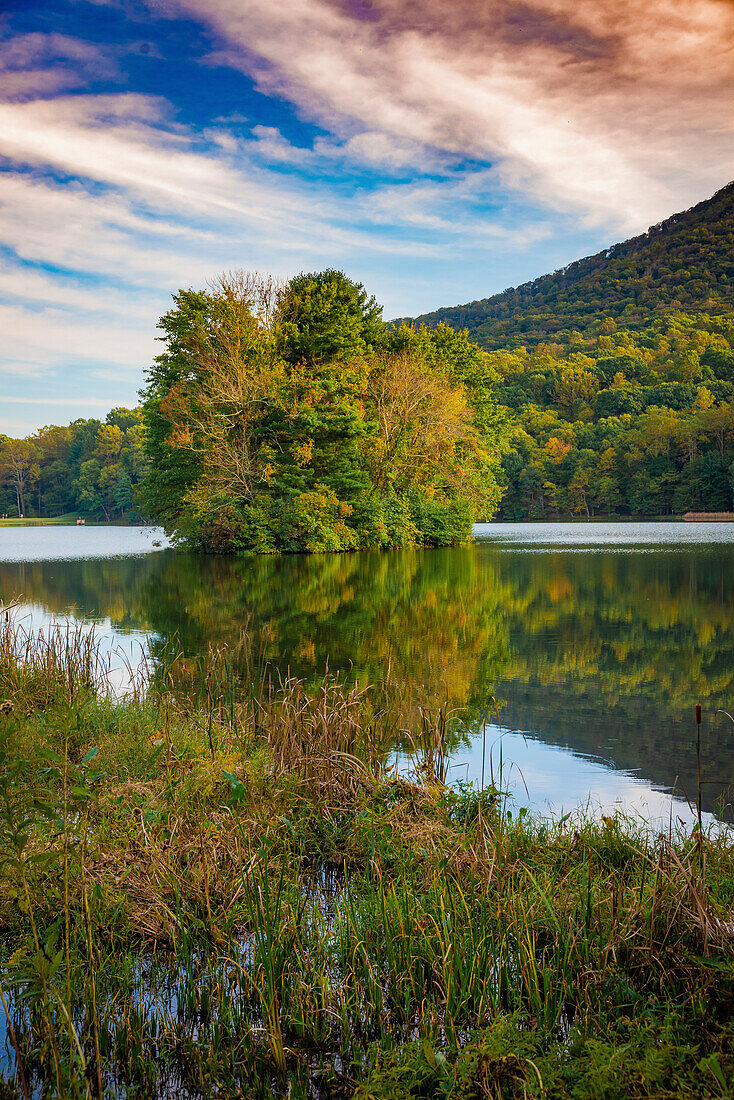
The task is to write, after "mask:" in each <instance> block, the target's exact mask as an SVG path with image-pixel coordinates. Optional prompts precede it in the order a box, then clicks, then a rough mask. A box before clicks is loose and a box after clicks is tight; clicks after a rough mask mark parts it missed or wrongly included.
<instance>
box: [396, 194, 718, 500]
mask: <svg viewBox="0 0 734 1100" xmlns="http://www.w3.org/2000/svg"><path fill="white" fill-rule="evenodd" d="M415 323H425V324H427V325H429V326H435V325H439V324H443V323H447V324H450V325H452V326H453V327H456V328H466V329H467V330H468V334H469V336H470V337H471V338H472V339H474V340H476V341H477V342H478V343H479V344H481V345H482V346H483V347H484V348H486V349H487V350H488V363H489V365H490V367H491V369H492V370H493V371H495V372H496V374H497V375H498V377H499V381H498V382H497V384H496V385H495V386H494V387H493V391H492V392H493V396H494V397H495V399H496V400H497V402H498V403H499V405H500V406H501V407H504V408H505V409H506V413H507V418H508V421H509V422H510V423H511V424H512V430H511V436H510V447H509V450H508V451H507V452H506V453H505V456H504V459H503V469H502V478H503V480H504V484H505V491H504V495H503V498H502V502H501V505H500V515H501V516H502V517H504V518H507V519H522V518H533V519H543V518H554V517H557V516H565V515H581V516H592V515H599V514H621V515H638V516H642V515H671V514H681V513H683V512H686V511H689V510H694V511H698V510H700V511H727V510H729V509H731V508H732V506H733V498H732V493H733V489H732V479H733V478H734V403H733V402H732V398H733V397H734V184H729V186H728V187H725V188H724V189H723V190H721V191H719V192H718V193H717V194H716V195H714V196H713V198H711V199H708V200H707V201H706V202H702V203H699V204H698V205H697V206H695V207H693V208H692V209H691V210H687V211H685V212H684V213H682V214H676V215H675V216H674V217H672V218H668V219H667V221H665V222H663V223H662V224H660V225H658V226H653V227H652V228H651V229H650V231H649V232H648V233H645V234H644V235H642V236H640V237H635V238H633V239H632V240H629V241H625V242H624V243H623V244H617V245H614V246H613V247H612V248H609V249H607V250H605V251H604V252H600V253H599V254H598V255H596V256H589V257H587V258H585V259H583V260H579V261H577V262H576V263H573V264H570V265H569V266H568V267H567V268H565V269H564V270H562V271H556V272H554V274H552V275H546V276H544V277H543V278H540V279H536V280H535V281H533V282H531V283H526V284H524V285H523V286H521V287H517V288H511V289H509V290H507V291H505V292H504V293H503V294H497V295H495V296H494V297H493V298H487V299H484V300H483V301H477V302H472V303H471V304H469V305H466V306H456V307H454V308H452V309H441V310H437V311H436V312H435V313H431V314H426V315H424V316H423V317H420V318H418V319H417V321H416V322H415Z"/></svg>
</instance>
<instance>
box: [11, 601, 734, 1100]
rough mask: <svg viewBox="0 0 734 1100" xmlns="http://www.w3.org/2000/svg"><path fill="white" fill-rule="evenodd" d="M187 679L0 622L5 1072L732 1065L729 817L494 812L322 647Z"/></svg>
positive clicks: (258, 1092)
mask: <svg viewBox="0 0 734 1100" xmlns="http://www.w3.org/2000/svg"><path fill="white" fill-rule="evenodd" d="M198 682H199V683H200V685H201V687H200V688H199V689H197V690H196V691H189V692H185V691H182V690H181V688H180V683H179V682H177V681H174V679H173V678H169V679H168V680H166V679H165V678H162V677H159V678H158V679H157V680H156V679H155V678H154V680H153V682H152V683H149V684H147V685H145V689H144V690H143V688H142V687H141V689H140V690H139V691H137V692H133V693H132V694H131V695H130V696H128V697H126V698H125V699H114V698H112V697H110V695H109V694H108V693H107V692H106V690H105V687H104V669H103V667H102V665H101V662H100V658H99V654H98V651H97V650H96V648H95V644H94V638H93V637H92V636H91V635H89V634H87V635H79V634H75V633H74V632H73V631H64V630H63V629H58V630H56V631H55V632H52V633H51V634H46V635H45V636H42V635H38V634H35V635H24V634H23V633H22V631H20V630H19V629H18V628H17V627H16V626H15V625H14V624H13V621H12V617H9V618H8V619H7V621H4V622H3V624H2V625H0V924H1V925H2V949H1V950H2V953H1V955H0V983H1V986H2V1011H3V1012H4V1013H5V1023H6V1029H7V1030H6V1043H5V1050H4V1052H3V1051H0V1057H3V1056H4V1060H3V1061H2V1062H0V1065H1V1066H2V1076H3V1078H4V1083H0V1096H7V1097H15V1096H17V1097H24V1096H29V1097H30V1096H62V1097H75V1098H76V1097H98V1096H125V1097H168V1096H183V1097H186V1096H190V1097H206V1096H243V1097H245V1096H246V1097H269V1096H276V1097H291V1098H293V1100H295V1098H296V1097H327V1098H329V1097H331V1098H341V1097H345V1098H346V1097H355V1098H358V1100H388V1098H390V1100H392V1098H396V1100H397V1098H408V1097H442V1098H456V1097H475V1098H480V1097H496V1098H499V1097H518V1098H519V1097H548V1098H561V1097H574V1098H579V1100H581V1098H589V1100H591V1098H600V1097H604V1098H607V1097H608V1098H616V1097H659V1098H662V1097H684V1096H690V1097H694V1096H695V1097H728V1096H731V1095H733V1094H734V1045H733V1040H734V1023H733V1022H732V1018H733V1015H734V1013H733V1011H732V1010H733V1009H734V949H733V948H734V861H733V859H732V856H733V855H734V845H733V844H732V837H731V834H730V832H728V831H726V830H725V829H722V830H718V831H717V830H714V829H712V830H711V831H709V832H708V833H707V832H705V831H704V830H699V829H696V830H694V832H693V834H690V833H683V832H681V831H679V830H677V829H676V823H675V821H672V822H671V829H670V831H669V833H668V834H667V835H665V836H659V835H653V834H651V833H649V832H648V831H647V830H645V828H644V827H643V825H642V824H641V823H639V822H638V823H633V822H630V821H627V820H624V819H622V818H620V817H615V818H610V817H605V818H602V819H599V820H596V819H591V818H588V819H582V818H567V819H564V820H563V821H554V822H549V821H542V820H538V819H534V818H532V817H531V816H529V815H527V814H523V813H517V814H514V813H513V807H512V804H511V803H510V802H508V801H507V800H506V799H505V798H504V797H503V796H502V793H501V791H499V790H496V789H494V788H492V789H490V790H486V791H483V792H479V791H477V790H476V789H474V788H472V787H469V786H463V787H462V786H459V787H458V788H450V787H447V786H446V785H445V784H444V783H443V782H442V778H443V775H442V752H441V749H442V743H443V739H444V737H445V734H446V725H447V721H448V718H447V715H446V714H445V713H443V712H441V711H438V712H436V713H431V714H428V713H426V712H420V711H417V712H415V714H416V715H417V717H416V719H415V728H413V729H404V728H403V729H402V730H399V729H398V725H396V723H398V722H399V720H398V719H397V718H396V717H395V716H391V715H390V713H389V712H386V711H384V710H379V709H378V707H377V706H376V704H375V702H374V701H373V699H372V693H371V692H370V691H369V690H359V689H358V688H356V687H351V686H349V685H348V684H345V683H343V682H340V681H339V680H338V679H336V678H333V677H332V678H327V679H325V680H324V682H323V684H322V685H321V687H320V688H319V689H318V690H315V691H314V690H310V691H307V690H306V687H305V686H304V685H303V684H302V683H300V682H298V681H295V680H286V681H285V682H278V683H277V684H276V685H274V684H273V683H272V682H270V681H268V680H267V679H266V678H265V677H253V678H252V679H251V680H250V681H248V682H247V683H243V682H241V681H239V682H237V683H234V682H232V679H231V677H229V676H228V667H227V661H226V654H224V655H223V654H222V653H221V652H220V653H219V654H213V655H212V658H211V661H210V663H209V666H208V668H207V669H206V670H204V675H203V676H202V677H199V681H198ZM398 734H399V736H400V737H401V739H402V740H403V742H405V741H406V739H407V740H408V741H409V742H412V743H413V744H414V746H415V754H416V768H415V771H414V773H413V774H412V775H411V776H410V777H409V778H406V777H404V776H398V775H397V774H395V773H394V771H392V770H391V769H390V768H389V767H386V765H385V761H386V759H388V754H387V751H386V749H387V746H389V745H390V744H391V743H393V742H394V740H395V738H396V736H397V735H398Z"/></svg>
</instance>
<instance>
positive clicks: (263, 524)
mask: <svg viewBox="0 0 734 1100" xmlns="http://www.w3.org/2000/svg"><path fill="white" fill-rule="evenodd" d="M267 285H268V286H270V285H271V284H267ZM273 293H274V304H273V298H272V297H268V295H264V296H265V297H266V298H268V302H267V305H266V307H265V308H264V307H263V305H262V298H263V294H262V283H261V282H260V281H258V280H257V279H254V278H252V277H249V276H246V275H243V274H241V273H234V274H229V275H227V276H226V277H223V278H222V279H220V280H218V281H217V282H216V283H215V284H212V286H211V287H210V289H209V291H208V292H207V296H206V299H205V300H203V299H201V298H195V297H194V292H193V291H187V292H180V293H179V294H178V295H177V296H176V298H175V301H176V303H177V306H176V309H180V310H181V311H182V313H183V316H182V317H180V318H177V317H175V316H174V315H173V314H174V313H175V312H176V310H173V311H171V313H169V314H167V315H166V317H165V318H163V319H162V321H161V327H163V328H164V330H165V331H167V332H168V333H169V336H168V351H167V352H166V353H164V354H163V355H162V356H158V358H157V360H156V363H155V365H154V367H153V370H152V371H151V375H150V385H149V387H148V390H147V391H146V400H145V405H144V413H143V415H144V419H145V423H146V425H147V426H148V433H147V442H148V456H149V459H150V463H151V472H150V475H149V478H148V482H147V485H146V488H145V497H146V500H147V501H148V505H149V507H150V508H151V510H152V511H153V512H154V514H156V515H157V516H159V517H160V518H161V519H162V520H163V521H164V523H165V524H166V526H167V528H168V529H169V530H170V531H171V532H172V533H174V534H175V535H176V536H177V537H178V538H179V539H180V540H181V541H183V542H184V543H185V544H187V545H191V546H194V547H198V548H203V549H209V550H230V551H231V550H254V551H260V552H270V551H277V550H287V551H293V550H299V549H300V550H307V551H309V552H313V551H317V550H335V549H344V550H346V549H356V548H359V547H364V546H390V545H403V544H405V543H406V542H414V541H416V540H422V541H426V542H454V541H460V540H462V539H465V538H467V537H468V536H469V534H470V530H471V520H472V515H474V514H476V510H477V509H479V510H480V512H481V514H482V516H488V515H491V512H492V511H493V509H494V507H495V505H496V501H497V498H498V495H499V488H498V484H497V479H496V473H497V468H498V465H499V444H498V434H497V432H496V431H495V429H494V427H493V425H494V423H495V422H496V423H497V424H499V423H500V421H501V417H498V416H495V417H494V418H493V414H492V401H491V397H489V395H488V393H487V391H486V388H485V387H483V385H482V382H481V379H482V377H485V378H486V377H488V374H487V363H486V361H485V360H486V357H484V355H483V353H482V352H480V351H479V349H477V348H475V347H472V346H471V345H470V344H469V343H468V342H467V341H466V339H465V338H461V337H459V338H458V339H452V335H451V334H449V333H447V332H441V333H440V334H438V338H436V337H434V335H432V334H430V333H428V332H427V331H418V332H413V331H412V330H406V332H403V333H401V334H400V335H399V336H391V335H390V334H388V333H387V331H386V330H385V328H384V326H383V325H382V323H381V322H380V320H379V314H380V310H379V307H378V306H377V305H376V304H375V302H374V300H373V299H371V298H367V295H366V292H365V291H364V288H363V287H361V286H360V285H359V284H356V283H352V282H351V281H350V280H348V279H347V278H346V276H344V275H343V274H342V273H341V272H334V271H327V272H323V273H321V274H317V275H300V276H298V277H297V278H296V279H294V280H292V281H291V283H289V284H287V285H286V287H285V288H282V289H277V288H276V290H275V291H274V292H273ZM192 304H193V306H195V309H193V311H192ZM166 433H167V434H166ZM106 438H107V437H106V436H105V439H106ZM171 452H174V453H175V456H176V458H175V464H174V461H173V459H172V457H171ZM174 484H175V485H176V486H177V487H178V490H179V492H180V496H179V497H178V499H177V500H176V501H174V500H173V494H172V489H173V486H174ZM309 517H311V518H310V519H309Z"/></svg>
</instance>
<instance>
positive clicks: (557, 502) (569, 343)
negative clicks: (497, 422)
mask: <svg viewBox="0 0 734 1100" xmlns="http://www.w3.org/2000/svg"><path fill="white" fill-rule="evenodd" d="M601 329H602V331H601V332H600V334H599V335H597V336H595V337H592V338H586V337H584V336H583V335H582V334H581V333H580V332H578V331H575V332H571V333H566V334H561V335H560V336H559V337H558V338H557V340H556V341H554V342H553V343H548V344H540V345H538V346H537V347H536V348H535V349H534V350H533V351H528V350H527V349H525V348H518V349H515V350H513V351H505V352H493V353H491V355H490V362H491V366H492V368H493V369H494V370H495V371H496V372H497V374H498V375H499V382H498V383H497V384H496V385H495V387H494V390H493V392H494V396H495V398H496V400H497V401H498V403H499V404H500V405H501V406H504V407H505V408H506V410H507V415H508V417H511V419H512V431H511V435H510V440H509V448H508V450H507V451H506V453H505V455H504V457H503V467H502V474H501V480H502V481H503V484H504V493H503V497H502V503H501V506H500V507H501V512H500V514H501V516H502V517H504V518H506V519H524V518H530V519H543V518H554V517H557V516H559V515H581V516H591V515H598V514H600V513H601V514H629V515H672V514H681V513H684V512H686V511H689V510H693V511H728V510H731V509H732V507H734V496H733V494H734V485H733V481H734V319H733V318H732V317H731V315H729V316H722V317H711V316H709V315H707V314H695V315H688V314H683V313H677V314H674V315H669V316H667V317H663V318H660V319H657V320H655V321H653V322H652V323H651V324H650V325H648V327H647V328H644V329H642V330H639V331H633V330H629V329H620V328H618V327H617V325H616V323H615V321H614V320H613V319H612V318H607V319H606V320H605V321H604V322H603V324H602V325H601Z"/></svg>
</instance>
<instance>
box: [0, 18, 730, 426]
mask: <svg viewBox="0 0 734 1100" xmlns="http://www.w3.org/2000/svg"><path fill="white" fill-rule="evenodd" d="M146 3H147V5H148V9H149V12H150V25H149V26H148V27H145V26H143V27H141V25H140V18H141V13H143V14H144V12H145V5H146ZM103 6H105V7H107V6H110V5H108V4H106V3H105V4H104V5H103ZM115 10H116V11H118V12H119V13H120V18H121V19H123V20H124V12H125V11H126V10H127V8H126V5H125V4H124V3H121V4H120V5H118V6H117V8H116V9H115ZM177 16H183V17H185V18H186V19H187V20H190V21H192V22H189V23H187V24H186V27H187V35H190V33H191V26H192V25H193V26H196V25H197V24H198V25H199V26H200V27H201V28H202V36H201V40H200V41H199V42H198V54H197V50H196V49H192V53H193V54H194V56H198V58H199V65H198V73H199V79H200V80H201V82H202V83H204V82H207V81H209V80H210V79H213V78H214V77H215V76H216V77H217V79H219V78H220V77H221V76H222V74H224V75H225V78H226V74H227V73H229V77H230V78H231V79H232V80H233V81H240V82H241V84H243V85H244V84H247V82H246V81H243V80H242V76H241V75H238V74H241V73H244V74H246V75H247V76H248V77H250V78H251V79H252V80H253V81H255V83H256V86H257V88H258V89H259V91H260V92H261V93H263V94H265V95H266V96H270V97H271V102H272V103H273V104H276V105H277V108H278V109H277V111H274V112H273V117H268V118H261V117H259V116H258V114H257V105H258V103H260V104H261V103H262V100H259V99H258V97H257V96H255V95H254V93H253V95H252V101H251V102H250V101H248V102H244V101H243V103H242V109H241V110H239V109H235V108H237V107H239V102H230V103H228V104H227V107H226V108H220V109H218V110H211V111H210V114H211V116H212V117H207V118H206V119H205V120H204V121H203V122H202V120H201V118H200V117H198V116H197V120H196V121H193V120H192V118H193V116H192V115H187V112H186V109H185V106H186V100H185V97H183V98H181V97H180V96H179V98H178V99H177V97H176V94H174V93H175V89H174V88H173V87H169V88H167V86H166V83H165V80H164V81H162V82H160V83H155V84H154V85H152V86H153V87H154V90H155V92H156V94H151V92H150V87H151V85H149V86H148V88H147V89H146V90H141V88H140V87H138V86H137V85H136V84H135V82H134V80H131V78H130V75H129V74H130V72H133V71H137V69H135V66H132V67H129V66H128V65H127V62H128V61H129V59H130V58H131V57H135V63H136V65H137V64H138V63H139V62H140V59H141V57H143V56H146V57H148V58H150V57H153V56H156V57H159V59H160V64H161V66H163V65H164V63H165V62H166V50H165V44H166V33H167V28H168V27H172V26H174V24H173V23H171V22H170V20H171V19H175V18H176V17H177ZM85 18H86V16H85ZM4 25H5V26H6V27H7V26H8V25H9V24H8V23H7V21H6V23H5V24H4ZM75 25H76V26H77V27H79V26H81V25H82V24H81V21H80V20H77V22H76V24H75ZM105 25H106V23H105ZM130 26H131V27H132V31H131V33H130V38H129V40H126V41H125V42H122V41H110V42H105V43H103V44H99V43H98V42H97V41H95V42H91V41H86V40H85V39H84V38H83V37H81V36H79V35H77V36H75V35H72V34H61V33H56V32H52V33H45V32H44V33H41V32H33V33H23V34H17V35H15V36H11V35H10V34H8V33H5V34H4V35H0V248H2V249H3V256H4V264H3V267H2V269H1V270H0V326H2V329H1V330H2V332H3V356H4V361H3V362H2V363H0V376H1V377H2V378H3V379H4V380H5V386H4V388H5V389H6V391H7V393H8V397H7V401H8V402H9V403H10V404H17V405H19V406H20V405H21V404H22V403H23V402H26V403H28V404H29V406H38V407H39V408H40V406H41V404H42V402H43V397H42V395H38V394H37V392H36V389H34V388H33V387H34V386H35V387H38V385H39V382H40V381H43V385H44V388H45V389H53V392H54V393H56V394H58V396H59V398H60V399H61V400H63V401H67V400H68V402H69V403H70V405H72V404H74V403H76V397H75V396H73V395H72V394H71V392H70V389H71V387H72V386H73V387H76V390H75V392H77V393H79V394H80V401H79V406H80V407H82V401H81V398H82V397H83V398H84V400H85V401H86V402H87V404H88V405H89V407H90V408H91V407H102V405H103V404H105V403H107V402H109V403H110V404H112V403H115V402H118V401H119V400H120V396H119V395H120V392H121V389H124V392H125V393H129V394H130V395H131V398H134V392H135V389H136V388H137V386H138V385H139V384H140V383H141V381H142V374H143V370H144V369H145V367H146V366H147V365H148V363H149V362H150V359H151V357H152V356H153V355H154V354H155V353H156V351H157V350H158V346H157V345H156V344H155V321H156V318H157V317H158V316H159V315H160V314H161V313H162V312H163V311H164V310H165V309H166V308H167V306H168V303H169V302H170V297H169V295H170V292H171V291H174V290H176V289H177V288H179V287H181V286H189V285H195V286H202V285H203V284H204V283H205V282H206V280H207V279H208V278H211V277H212V276H214V275H215V274H216V273H217V272H218V271H221V270H222V269H226V268H231V267H237V266H242V267H250V268H260V269H266V270H270V271H273V272H274V273H275V274H278V275H284V276H287V275H289V274H292V273H293V272H294V271H298V270H303V269H313V268H316V267H322V266H326V265H333V264H337V265H339V266H344V267H345V268H347V269H348V270H349V272H350V273H351V274H353V275H355V276H356V277H358V278H361V279H363V280H365V281H366V282H367V283H368V285H369V287H370V290H372V291H376V292H377V294H378V296H379V297H381V298H382V299H383V300H384V301H386V303H387V312H388V315H396V314H403V313H407V312H418V311H422V310H424V309H429V308H433V307H435V306H438V305H440V304H446V303H448V302H453V301H457V300H467V298H471V297H477V296H480V295H482V294H485V293H490V292H492V291H493V290H496V289H500V288H501V286H503V285H508V284H509V283H511V282H517V281H520V278H518V276H520V277H523V276H524V277H525V278H527V277H531V276H532V275H535V274H541V273H542V271H543V270H544V269H545V267H546V261H545V259H544V258H543V257H544V256H545V255H546V254H547V255H552V256H553V260H552V261H549V264H552V266H559V264H560V263H564V262H568V261H569V260H571V259H574V258H575V256H576V255H578V254H579V253H578V251H576V250H575V246H574V244H573V243H572V240H575V239H577V238H575V237H573V233H574V232H576V233H577V237H578V234H579V233H581V232H584V233H586V234H587V239H592V240H595V239H598V241H599V246H601V243H604V242H608V241H611V240H613V239H614V238H615V237H616V238H618V237H620V236H623V235H627V234H628V233H630V232H637V231H640V230H643V229H645V228H646V227H647V225H648V224H650V223H652V222H655V221H658V220H660V218H662V217H664V216H666V215H668V214H670V213H672V212H673V211H675V210H679V209H683V208H684V207H686V206H687V205H689V204H690V203H691V202H693V201H696V200H698V199H701V198H703V197H705V196H706V195H707V194H709V193H711V191H713V190H714V189H715V188H716V187H717V186H720V185H722V184H723V183H725V182H726V181H727V177H728V175H729V174H730V172H731V168H730V165H731V162H732V152H734V122H733V119H732V113H731V110H730V104H731V102H732V101H733V100H734V65H733V64H732V48H733V47H732V43H733V42H734V5H732V4H731V3H728V2H724V0H687V2H686V3H685V4H681V3H679V2H678V0H649V3H648V4H647V5H646V6H645V7H644V8H641V7H640V6H639V5H638V4H637V3H633V2H632V0H585V2H584V3H577V2H576V0H492V3H486V2H485V0H455V2H454V3H452V4H451V5H448V4H446V3H445V0H421V2H420V4H418V3H416V2H414V0H281V2H280V3H279V4H277V5H276V4H273V3H272V2H271V0H246V2H243V0H165V3H162V2H160V0H137V2H136V4H135V5H134V22H133V23H131V24H130ZM141 30H142V31H144V32H145V33H146V34H147V33H148V31H149V32H150V35H151V37H153V38H154V39H156V41H153V42H152V43H149V42H147V41H143V38H144V37H145V35H143V36H142V37H141V34H140V32H141ZM96 38H99V34H97V36H96ZM187 42H188V38H187ZM159 44H160V45H161V47H163V48H162V50H161V51H159V48H158V47H159ZM187 48H188V47H187ZM215 68H216V71H215ZM235 70H236V72H235ZM196 71H197V67H196V65H195V63H194V62H193V61H191V62H190V68H189V70H188V72H189V74H191V73H196ZM238 86H239V85H238ZM248 87H249V85H248ZM168 92H170V95H169V94H167V93H168ZM283 118H285V119H286V122H285V123H281V121H280V120H281V119H283ZM304 119H305V120H306V122H304V121H303V120H304ZM288 120H290V128H289V124H288ZM286 133H288V134H289V135H290V136H286ZM594 226H596V227H597V228H589V227H594ZM579 227H581V228H579ZM584 227H586V228H584ZM594 233H597V234H598V238H593V236H592V234H594ZM578 239H581V238H580V237H578ZM544 249H545V250H546V251H545V252H544V251H543V250H544ZM518 257H525V259H524V260H523V261H522V262H521V261H520V260H519V259H518ZM531 263H532V265H533V266H532V267H530V266H529V265H530V264H531ZM490 271H491V278H492V280H493V282H492V283H488V279H489V275H488V272H490ZM11 398H12V400H11ZM90 402H91V404H89V403H90ZM57 403H58V402H57ZM3 423H5V421H4V422H3Z"/></svg>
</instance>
